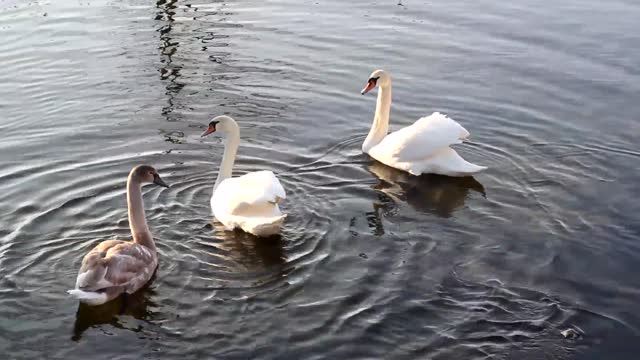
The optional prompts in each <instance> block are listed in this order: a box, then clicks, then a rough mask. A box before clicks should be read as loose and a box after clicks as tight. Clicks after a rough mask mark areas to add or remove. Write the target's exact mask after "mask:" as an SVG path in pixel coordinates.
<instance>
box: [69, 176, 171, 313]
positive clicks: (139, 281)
mask: <svg viewBox="0 0 640 360" xmlns="http://www.w3.org/2000/svg"><path fill="white" fill-rule="evenodd" d="M144 183H153V184H156V185H160V186H164V187H169V186H168V185H167V184H165V182H164V181H163V180H162V179H161V178H160V175H158V172H157V171H156V170H155V169H154V168H153V167H151V166H148V165H140V166H136V167H135V168H133V169H132V170H131V172H130V173H129V178H128V179H127V204H128V207H129V226H130V228H131V235H133V241H120V240H107V241H103V242H101V243H100V244H98V246H96V247H94V248H93V249H92V250H91V251H89V253H88V254H87V255H85V257H84V258H83V259H82V266H81V267H80V271H79V272H78V278H77V280H76V288H75V289H73V290H69V291H67V292H68V293H69V294H71V295H73V296H75V297H76V298H78V300H80V302H83V303H86V304H89V305H100V304H104V303H106V302H107V301H110V300H112V299H115V298H116V297H118V296H119V295H120V294H122V293H126V294H132V293H134V292H136V291H137V290H138V289H140V288H141V287H142V286H143V285H144V284H146V283H147V282H148V281H149V279H151V276H152V275H153V273H154V272H155V270H156V267H157V266H158V254H157V252H156V245H155V243H154V241H153V236H151V232H149V227H148V226H147V220H146V218H145V215H144V204H143V202H142V192H141V190H140V188H141V187H142V184H144Z"/></svg>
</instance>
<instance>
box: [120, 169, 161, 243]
mask: <svg viewBox="0 0 640 360" xmlns="http://www.w3.org/2000/svg"><path fill="white" fill-rule="evenodd" d="M141 186H142V184H141V183H140V181H139V180H138V179H136V178H135V176H133V173H132V174H129V178H128V179H127V206H128V208H129V227H130V228H131V235H132V236H133V242H135V243H138V244H141V245H144V246H147V247H149V248H151V249H155V243H154V242H153V237H152V236H151V232H150V231H149V227H148V226H147V219H146V216H145V214H144V203H143V202H142V191H141V189H140V188H141Z"/></svg>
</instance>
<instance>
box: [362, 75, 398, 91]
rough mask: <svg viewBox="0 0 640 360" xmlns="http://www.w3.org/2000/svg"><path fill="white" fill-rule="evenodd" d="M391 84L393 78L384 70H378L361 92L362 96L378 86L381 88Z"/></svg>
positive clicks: (370, 76)
mask: <svg viewBox="0 0 640 360" xmlns="http://www.w3.org/2000/svg"><path fill="white" fill-rule="evenodd" d="M390 83H391V76H389V74H388V73H387V72H386V71H384V70H376V71H374V72H372V73H371V75H369V80H367V85H366V86H365V87H364V89H362V91H361V92H360V93H361V94H362V95H364V94H366V93H368V92H369V91H371V89H373V88H374V87H376V85H378V86H380V87H384V86H388V85H389V84H390Z"/></svg>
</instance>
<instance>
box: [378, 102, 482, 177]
mask: <svg viewBox="0 0 640 360" xmlns="http://www.w3.org/2000/svg"><path fill="white" fill-rule="evenodd" d="M468 136H469V132H468V131H467V130H466V129H465V128H464V127H462V125H460V124H458V123H457V122H456V121H454V120H453V119H451V118H449V117H448V116H446V115H444V114H441V113H438V112H435V113H433V114H431V115H429V116H426V117H423V118H420V119H418V120H417V121H416V122H415V123H413V124H412V125H410V126H407V127H405V128H402V129H400V130H398V131H396V132H393V133H391V134H389V135H387V136H386V137H385V138H384V139H383V140H382V141H381V142H380V143H379V144H378V145H376V146H374V147H373V148H372V149H371V150H370V152H369V154H370V155H371V156H373V157H374V158H375V159H376V160H378V161H380V162H382V163H384V164H387V165H389V166H392V167H395V168H397V169H400V170H405V171H408V172H410V173H411V174H414V175H420V174H423V173H434V174H442V175H449V176H465V175H470V174H473V173H476V172H478V171H481V170H484V169H486V168H485V167H483V166H478V165H474V164H471V163H469V162H467V161H465V160H464V159H462V158H461V157H460V156H459V155H458V154H457V153H456V152H455V150H453V149H451V148H450V147H449V146H451V145H454V144H459V143H461V142H462V140H463V139H465V138H467V137H468Z"/></svg>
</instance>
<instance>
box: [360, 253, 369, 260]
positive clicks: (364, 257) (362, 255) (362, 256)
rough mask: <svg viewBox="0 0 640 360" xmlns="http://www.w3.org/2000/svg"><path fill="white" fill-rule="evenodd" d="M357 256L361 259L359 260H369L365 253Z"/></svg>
mask: <svg viewBox="0 0 640 360" xmlns="http://www.w3.org/2000/svg"><path fill="white" fill-rule="evenodd" d="M358 256H360V257H361V258H363V259H368V258H369V257H368V256H367V254H365V253H360V255H358Z"/></svg>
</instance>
